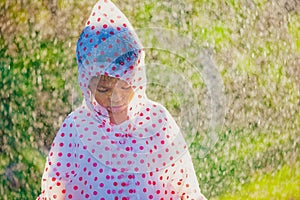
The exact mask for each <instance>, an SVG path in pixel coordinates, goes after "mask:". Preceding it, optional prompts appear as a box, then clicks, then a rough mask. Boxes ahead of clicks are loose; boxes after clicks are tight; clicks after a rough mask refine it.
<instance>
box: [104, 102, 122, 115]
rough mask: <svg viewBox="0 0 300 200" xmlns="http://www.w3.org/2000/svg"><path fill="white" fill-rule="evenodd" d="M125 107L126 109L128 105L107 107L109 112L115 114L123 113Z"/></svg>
mask: <svg viewBox="0 0 300 200" xmlns="http://www.w3.org/2000/svg"><path fill="white" fill-rule="evenodd" d="M125 107H126V104H122V105H114V106H109V107H107V110H108V111H110V112H113V113H114V112H120V111H123V110H124V108H125Z"/></svg>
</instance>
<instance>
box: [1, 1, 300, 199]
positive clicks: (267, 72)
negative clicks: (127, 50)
mask: <svg viewBox="0 0 300 200" xmlns="http://www.w3.org/2000/svg"><path fill="white" fill-rule="evenodd" d="M113 2H114V3H115V4H116V5H117V6H118V7H119V8H120V9H121V10H122V11H123V12H124V14H125V15H126V16H127V17H128V18H129V21H130V22H131V23H132V24H133V26H134V27H135V28H145V27H160V28H165V29H171V30H174V31H176V32H178V33H180V34H182V35H184V36H185V37H188V38H191V39H192V40H193V41H194V42H195V43H197V44H198V45H199V46H201V47H203V48H205V49H207V50H208V51H209V52H210V54H211V55H212V57H213V58H214V61H215V63H216V67H217V69H218V71H219V72H220V74H221V76H222V79H223V82H224V91H225V95H226V117H225V123H224V126H223V129H222V131H220V132H219V133H218V137H219V140H218V143H217V144H216V145H215V147H214V148H213V149H212V150H211V151H210V153H209V154H208V155H207V156H205V157H204V158H203V157H201V156H199V148H200V147H199V144H198V142H199V141H198V140H197V138H196V139H194V140H193V142H192V144H191V146H190V151H191V154H192V156H193V162H194V165H195V169H196V172H197V176H198V180H199V184H200V187H201V190H202V192H203V194H204V195H205V196H206V197H207V198H208V199H288V200H296V199H300V189H299V188H300V159H299V157H300V156H299V155H300V154H299V150H300V147H299V141H300V98H299V97H300V39H299V38H300V1H299V0H278V1H274V0H239V1H233V0H226V1H222V0H185V1H180V0H165V1H158V0H148V1H140V0H139V1H138V0H122V1H121V0H114V1H113ZM95 3H96V1H87V0H85V1H82V0H44V1H38V0H14V1H5V0H1V1H0V8H1V14H0V15H1V17H0V27H1V28H0V33H1V36H0V76H1V82H0V118H1V120H0V199H9V200H11V199H35V198H36V197H37V196H38V194H39V193H40V183H41V177H42V173H43V168H44V163H45V159H46V156H47V153H48V151H49V148H50V145H51V142H52V140H53V138H54V136H55V134H56V132H57V130H58V128H59V126H60V124H61V122H62V121H63V119H64V118H65V117H66V115H67V114H68V113H70V112H71V111H72V109H74V107H75V106H76V105H79V104H80V100H81V98H80V92H79V90H78V86H77V64H76V60H75V45H76V42H77V39H78V37H79V35H80V33H81V30H82V29H83V27H84V25H85V21H86V20H87V18H88V16H89V14H90V11H91V9H92V6H93V5H94V4H95ZM140 37H141V40H142V41H143V40H146V38H147V37H146V36H144V35H140ZM154 45H155V44H154ZM147 58H148V60H147V62H149V63H151V62H152V61H155V62H157V60H160V62H163V63H164V64H165V65H171V63H172V65H174V59H173V58H172V56H170V55H164V54H163V53H162V52H157V50H156V52H155V50H153V51H152V50H149V52H148V53H147ZM161 60H163V61H161ZM178 63H179V64H180V61H178ZM148 76H151V74H148ZM192 79H193V77H191V83H193V84H194V83H195V84H196V85H197V81H195V80H192ZM202 82H203V81H202ZM198 84H199V85H201V84H202V83H201V81H200V82H199V83H198ZM196 88H197V87H196ZM156 94H157V91H156ZM149 96H152V98H154V99H158V100H159V99H161V101H162V102H163V103H164V104H167V105H166V106H167V108H168V109H170V111H171V113H172V114H174V115H176V112H181V111H180V107H179V108H178V105H177V102H176V99H175V100H172V99H168V97H159V98H157V97H155V89H153V88H152V89H151V86H150V88H149ZM178 109H179V111H178Z"/></svg>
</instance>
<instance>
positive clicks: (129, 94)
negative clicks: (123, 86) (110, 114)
mask: <svg viewBox="0 0 300 200" xmlns="http://www.w3.org/2000/svg"><path fill="white" fill-rule="evenodd" d="M133 96H134V91H133V90H132V89H131V90H130V91H129V92H128V93H127V101H128V102H130V101H131V100H132V98H133Z"/></svg>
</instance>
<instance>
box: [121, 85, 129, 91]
mask: <svg viewBox="0 0 300 200" xmlns="http://www.w3.org/2000/svg"><path fill="white" fill-rule="evenodd" d="M121 88H122V89H123V90H128V89H130V88H131V86H130V85H128V86H123V87H121Z"/></svg>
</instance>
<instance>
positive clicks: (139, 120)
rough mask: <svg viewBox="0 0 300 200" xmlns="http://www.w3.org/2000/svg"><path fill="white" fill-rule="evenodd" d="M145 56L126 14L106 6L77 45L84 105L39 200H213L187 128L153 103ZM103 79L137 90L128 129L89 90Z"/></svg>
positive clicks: (59, 141) (65, 128)
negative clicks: (202, 183) (203, 186)
mask: <svg viewBox="0 0 300 200" xmlns="http://www.w3.org/2000/svg"><path fill="white" fill-rule="evenodd" d="M144 55H145V53H144V50H143V46H142V44H141V42H140V41H139V39H138V37H137V35H136V33H135V32H134V29H133V28H132V26H131V24H130V23H129V21H128V20H127V18H126V17H125V16H124V14H123V13H122V12H121V11H120V10H119V9H118V8H117V7H116V6H115V5H114V4H113V3H112V2H110V1H108V0H100V1H99V2H98V3H97V4H96V5H95V6H94V8H93V10H92V13H91V15H90V17H89V19H88V21H87V23H86V26H85V28H84V30H83V32H82V33H81V35H80V37H79V40H78V43H77V50H76V57H77V63H78V82H79V85H80V88H81V90H82V94H83V95H84V102H83V104H82V106H81V107H79V108H78V109H76V110H75V111H73V112H72V113H70V114H69V115H68V117H67V118H66V119H65V120H64V122H63V124H62V126H61V128H60V130H59V131H58V133H57V135H56V137H55V139H54V141H53V144H52V146H51V150H50V153H49V155H48V157H47V162H46V166H45V170H44V174H43V177H42V192H41V195H40V196H39V197H38V199H100V200H104V199H107V200H110V199H122V200H124V199H128V200H129V199H130V200H132V199H165V200H166V199H174V200H175V199H197V200H200V199H205V197H204V196H203V195H202V194H201V192H200V189H199V185H198V182H197V177H196V174H195V171H194V167H193V164H192V160H191V157H190V154H189V152H188V148H187V146H186V143H185V141H184V138H183V136H182V134H181V132H180V129H179V127H178V126H177V124H176V122H175V121H174V119H173V118H172V116H171V115H170V113H169V112H168V111H167V110H166V109H165V108H164V107H163V106H162V105H160V104H159V103H156V102H153V101H151V100H149V99H148V98H147V96H146V93H145V91H146V83H147V82H146V74H145V64H144V57H145V56H144ZM99 76H109V77H114V78H118V79H120V80H124V81H126V82H127V83H128V84H129V85H130V86H131V87H132V88H133V90H134V97H133V99H132V100H131V102H130V104H129V106H128V111H127V115H128V120H126V121H124V122H122V123H121V124H118V125H117V124H113V123H112V122H111V121H110V118H109V113H108V111H107V110H106V109H105V108H104V107H102V106H101V105H99V104H98V102H97V101H96V100H95V97H94V96H93V92H92V91H90V89H89V83H90V81H91V79H92V78H93V77H99Z"/></svg>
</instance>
